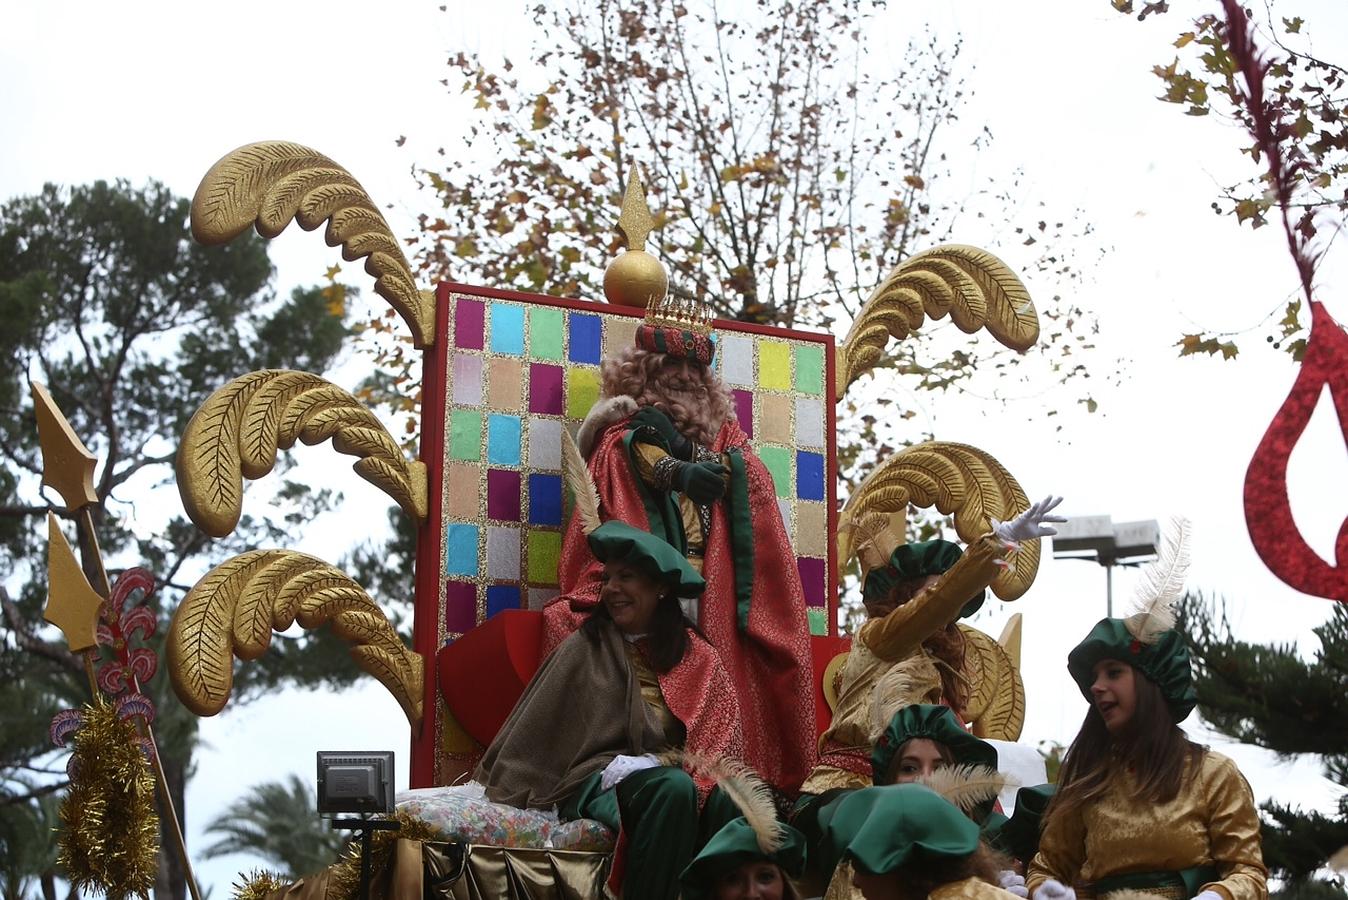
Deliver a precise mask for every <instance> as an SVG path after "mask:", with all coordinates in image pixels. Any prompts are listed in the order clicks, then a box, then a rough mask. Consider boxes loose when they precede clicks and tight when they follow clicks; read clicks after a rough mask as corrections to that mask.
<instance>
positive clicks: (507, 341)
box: [491, 303, 598, 356]
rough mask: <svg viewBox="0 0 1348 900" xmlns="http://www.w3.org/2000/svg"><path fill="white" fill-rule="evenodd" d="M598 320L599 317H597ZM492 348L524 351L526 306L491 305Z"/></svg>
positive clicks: (514, 352) (496, 350)
mask: <svg viewBox="0 0 1348 900" xmlns="http://www.w3.org/2000/svg"><path fill="white" fill-rule="evenodd" d="M595 321H596V322H597V321H598V319H597V318H596V319H595ZM491 349H492V352H493V353H509V354H510V355H511V356H521V355H523V353H524V307H523V306H512V305H509V304H506V303H493V304H492V305H491Z"/></svg>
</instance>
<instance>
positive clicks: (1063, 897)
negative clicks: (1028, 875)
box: [1034, 878, 1077, 900]
mask: <svg viewBox="0 0 1348 900" xmlns="http://www.w3.org/2000/svg"><path fill="white" fill-rule="evenodd" d="M1034 900H1077V892H1076V891H1074V890H1072V889H1071V888H1070V887H1068V886H1067V885H1065V884H1063V883H1062V882H1061V881H1058V880H1057V879H1054V878H1050V879H1049V880H1048V881H1045V882H1044V883H1043V884H1041V885H1039V887H1037V888H1035V889H1034Z"/></svg>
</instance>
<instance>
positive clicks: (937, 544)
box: [861, 538, 987, 618]
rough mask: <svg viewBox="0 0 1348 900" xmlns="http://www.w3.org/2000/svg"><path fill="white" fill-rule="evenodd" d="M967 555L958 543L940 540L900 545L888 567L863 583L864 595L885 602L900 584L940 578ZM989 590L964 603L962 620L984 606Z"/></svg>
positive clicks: (876, 572)
mask: <svg viewBox="0 0 1348 900" xmlns="http://www.w3.org/2000/svg"><path fill="white" fill-rule="evenodd" d="M963 555H964V551H963V550H961V549H960V545H959V544H953V543H951V542H950V541H943V540H940V539H939V538H937V539H934V540H930V541H918V542H917V543H914V544H900V545H899V546H897V547H895V548H894V552H893V553H891V554H890V555H889V564H888V565H884V566H880V567H878V568H875V569H871V570H870V571H869V572H867V573H866V577H865V579H864V580H863V581H862V583H861V595H862V597H863V598H864V599H866V600H868V601H872V602H873V601H876V600H880V599H882V598H883V597H884V596H885V595H886V594H888V593H889V592H890V591H891V590H893V588H894V585H896V584H898V583H899V582H900V581H908V580H910V579H913V578H926V577H927V576H928V575H941V574H944V573H945V572H947V571H949V570H950V567H951V566H953V565H955V563H957V562H959V558H960V557H961V556H963ZM986 596H987V591H979V592H978V593H977V594H975V595H974V596H973V597H971V598H970V599H969V602H968V603H966V604H964V608H963V609H961V610H960V618H968V617H969V616H972V615H973V614H974V613H976V612H978V610H979V609H980V608H982V606H983V599H984V598H985V597H986Z"/></svg>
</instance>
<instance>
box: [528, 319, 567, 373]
mask: <svg viewBox="0 0 1348 900" xmlns="http://www.w3.org/2000/svg"><path fill="white" fill-rule="evenodd" d="M529 355H530V356H531V357H533V358H534V359H552V360H559V359H561V358H562V311H561V310H560V309H546V308H542V307H537V306H534V307H530V309H529Z"/></svg>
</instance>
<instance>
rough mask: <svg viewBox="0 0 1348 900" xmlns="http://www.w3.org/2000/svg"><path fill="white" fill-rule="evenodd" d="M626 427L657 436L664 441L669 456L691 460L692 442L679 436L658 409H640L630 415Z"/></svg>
mask: <svg viewBox="0 0 1348 900" xmlns="http://www.w3.org/2000/svg"><path fill="white" fill-rule="evenodd" d="M627 427H628V428H630V429H632V430H633V431H649V432H651V433H653V434H655V435H658V436H659V438H660V439H661V440H662V441H664V443H665V447H666V448H667V449H668V450H669V453H670V455H671V456H675V457H678V458H679V459H682V460H690V459H692V458H693V442H692V441H690V440H688V438H686V437H684V436H683V435H681V434H679V430H678V429H677V428H675V427H674V423H673V421H671V420H670V418H669V416H667V415H665V412H664V410H662V409H660V408H659V407H656V406H643V407H641V409H639V410H637V411H636V412H635V413H634V414H633V415H632V418H631V420H630V421H629V422H628V424H627Z"/></svg>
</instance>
